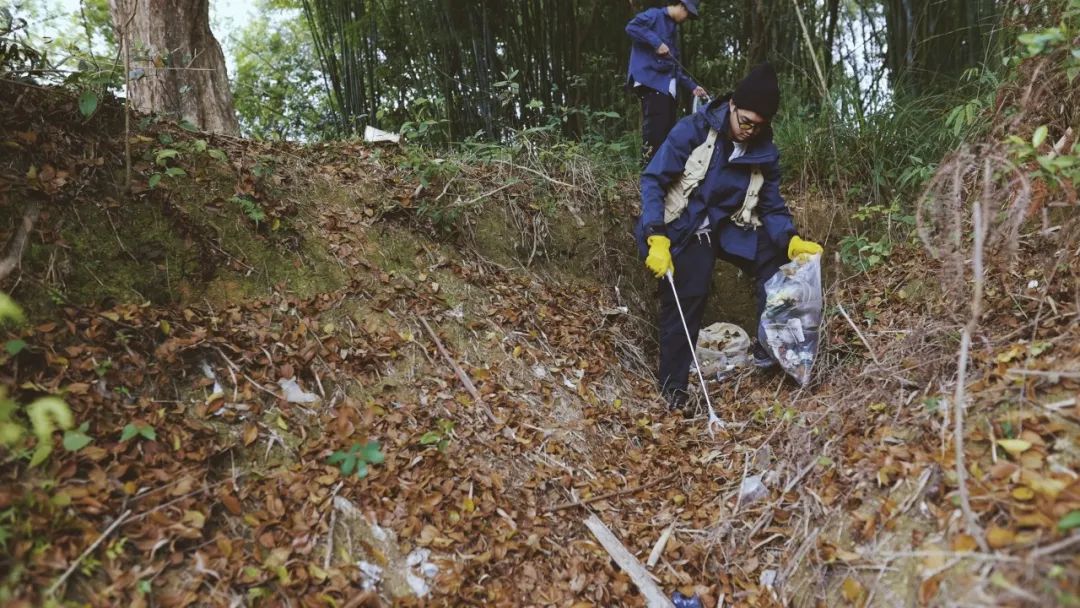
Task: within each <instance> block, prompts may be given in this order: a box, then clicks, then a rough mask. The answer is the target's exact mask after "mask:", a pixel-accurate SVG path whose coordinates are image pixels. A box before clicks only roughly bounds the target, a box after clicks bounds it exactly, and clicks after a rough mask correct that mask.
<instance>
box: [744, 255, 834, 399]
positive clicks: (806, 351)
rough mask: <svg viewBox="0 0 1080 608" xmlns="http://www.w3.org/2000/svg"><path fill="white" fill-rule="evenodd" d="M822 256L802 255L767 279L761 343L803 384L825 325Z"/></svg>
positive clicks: (815, 354)
mask: <svg viewBox="0 0 1080 608" xmlns="http://www.w3.org/2000/svg"><path fill="white" fill-rule="evenodd" d="M822 305H823V301H822V297H821V255H820V254H818V255H800V256H798V257H796V258H795V259H794V260H792V261H791V262H789V263H787V264H784V265H783V266H781V267H780V270H778V271H776V274H774V275H773V276H772V277H771V278H770V279H769V280H768V281H766V282H765V310H764V312H762V314H761V322H760V324H759V325H758V342H760V343H761V344H762V345H763V346H764V347H765V348H766V349H768V351H769V354H770V355H772V357H773V358H774V359H776V361H777V362H779V363H780V366H781V367H782V368H783V369H784V371H785V372H787V373H788V375H790V376H791V377H792V378H794V379H795V381H796V382H798V383H799V386H806V383H807V382H809V381H810V370H811V369H812V368H813V366H814V358H815V357H817V351H818V326H820V325H821V313H822V310H821V309H822Z"/></svg>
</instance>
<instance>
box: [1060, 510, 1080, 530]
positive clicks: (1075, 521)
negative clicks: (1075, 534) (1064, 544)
mask: <svg viewBox="0 0 1080 608" xmlns="http://www.w3.org/2000/svg"><path fill="white" fill-rule="evenodd" d="M1057 527H1058V530H1072V529H1073V528H1080V509H1074V510H1072V511H1069V513H1068V514H1066V515H1065V517H1062V518H1061V521H1059V522H1058V525H1057Z"/></svg>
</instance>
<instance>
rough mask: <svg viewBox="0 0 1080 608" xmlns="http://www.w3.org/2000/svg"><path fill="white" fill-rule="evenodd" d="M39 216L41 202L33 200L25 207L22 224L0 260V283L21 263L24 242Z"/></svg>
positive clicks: (9, 241) (24, 246) (12, 236)
mask: <svg viewBox="0 0 1080 608" xmlns="http://www.w3.org/2000/svg"><path fill="white" fill-rule="evenodd" d="M40 214H41V201H37V200H33V201H30V202H29V203H28V204H27V205H26V209H25V210H24V211H23V216H22V222H21V223H20V224H19V227H18V229H16V230H15V234H13V235H11V238H10V239H9V240H8V248H7V255H6V256H4V259H2V260H0V281H3V280H4V279H6V278H8V275H10V274H11V273H12V271H14V270H15V269H16V268H17V267H18V266H19V263H20V262H21V261H22V255H23V251H25V250H26V241H27V240H28V239H29V238H30V231H31V230H33V229H34V222H36V221H37V219H38V215H40Z"/></svg>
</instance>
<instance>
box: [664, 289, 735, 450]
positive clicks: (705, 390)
mask: <svg viewBox="0 0 1080 608" xmlns="http://www.w3.org/2000/svg"><path fill="white" fill-rule="evenodd" d="M667 280H668V284H670V285H671V294H672V295H673V296H675V308H678V309H679V319H681V320H682V327H683V331H684V332H686V343H687V344H689V345H690V356H692V357H693V358H694V369H695V370H697V377H698V380H700V381H701V394H702V395H705V405H707V406H709V424H708V426H707V427H706V428H707V429H708V430H709V437H713V436H714V435H713V432H714V431H713V427H714V426H716V427H719V428H724V421H723V420H720V418H719V417H718V416H717V415H716V410H714V409H713V406H712V400H711V399H709V387H708V386H706V385H705V376H703V375H701V365H700V364H699V363H698V359H697V352H695V351H694V339H693V338H691V337H690V328H689V327H687V325H686V316H685V315H684V314H683V309H682V303H681V302H679V291H678V290H677V289H675V276H674V275H673V274H671V271H670V270H669V271H667Z"/></svg>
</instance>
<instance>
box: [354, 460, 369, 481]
mask: <svg viewBox="0 0 1080 608" xmlns="http://www.w3.org/2000/svg"><path fill="white" fill-rule="evenodd" d="M367 474H368V466H367V463H366V462H364V461H363V460H357V461H356V477H357V478H358V479H363V478H365V477H367Z"/></svg>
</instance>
